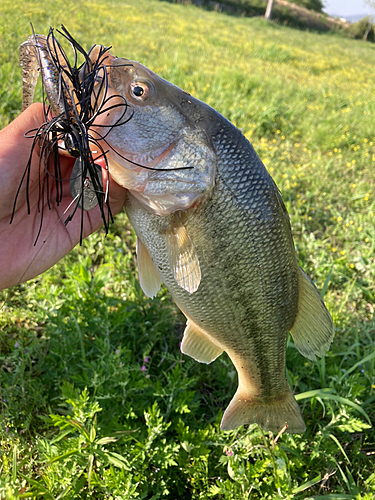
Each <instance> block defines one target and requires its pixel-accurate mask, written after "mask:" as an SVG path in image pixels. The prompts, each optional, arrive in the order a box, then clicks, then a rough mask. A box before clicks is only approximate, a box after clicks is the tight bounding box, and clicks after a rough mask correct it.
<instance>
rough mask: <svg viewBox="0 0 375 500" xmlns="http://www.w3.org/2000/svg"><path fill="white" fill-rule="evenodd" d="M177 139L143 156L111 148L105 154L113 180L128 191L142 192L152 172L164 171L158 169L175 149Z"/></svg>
mask: <svg viewBox="0 0 375 500" xmlns="http://www.w3.org/2000/svg"><path fill="white" fill-rule="evenodd" d="M177 142H178V139H175V140H174V141H173V142H171V143H170V144H168V145H167V146H162V147H160V148H156V149H154V150H151V151H149V152H147V153H145V154H139V153H138V154H136V153H131V152H129V151H126V150H118V149H117V148H116V149H115V148H113V147H111V149H110V151H109V152H108V154H107V160H108V167H109V171H110V173H111V176H112V177H113V179H114V180H115V181H116V182H117V183H118V184H120V186H122V187H124V188H126V189H128V190H129V191H137V192H141V193H142V192H143V191H144V190H145V188H146V186H147V181H148V179H149V176H150V174H151V173H152V172H153V171H166V170H168V169H167V168H163V169H162V168H158V165H159V164H160V163H161V162H162V161H163V160H165V159H166V158H167V157H168V156H169V155H170V154H171V153H172V152H173V149H174V148H175V146H176V144H177Z"/></svg>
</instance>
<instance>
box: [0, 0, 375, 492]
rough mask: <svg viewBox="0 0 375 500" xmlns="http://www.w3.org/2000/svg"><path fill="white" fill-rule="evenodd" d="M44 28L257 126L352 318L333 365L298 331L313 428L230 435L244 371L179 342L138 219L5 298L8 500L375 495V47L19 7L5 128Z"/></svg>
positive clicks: (252, 130) (62, 8)
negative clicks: (139, 254) (23, 63)
mask: <svg viewBox="0 0 375 500" xmlns="http://www.w3.org/2000/svg"><path fill="white" fill-rule="evenodd" d="M30 21H31V22H33V24H34V27H35V31H36V33H44V34H46V33H47V30H48V28H49V26H50V25H51V26H54V27H59V26H60V24H61V23H63V24H64V25H66V27H67V28H68V29H69V31H71V33H72V34H73V35H74V36H75V38H76V39H77V40H78V41H79V42H80V43H81V44H82V45H83V46H85V47H86V48H89V47H91V46H92V45H93V44H95V43H101V44H103V45H112V46H113V49H112V52H113V53H114V54H116V55H118V56H124V57H127V58H131V59H135V60H139V61H141V62H142V63H144V64H145V65H146V66H149V67H150V68H151V69H153V70H154V71H155V72H157V73H159V74H160V75H161V76H163V77H164V78H166V79H167V80H170V81H172V82H173V83H175V84H177V85H179V86H180V87H182V88H184V89H185V90H186V91H188V92H190V93H192V94H194V95H195V96H196V97H198V98H200V99H202V100H203V101H205V102H207V103H208V104H210V105H211V106H213V107H215V108H216V109H217V110H218V111H219V112H221V113H222V114H224V115H225V116H226V117H227V118H229V120H231V121H232V122H233V123H234V124H235V125H236V126H237V127H239V128H241V129H242V130H243V131H244V133H245V135H246V136H247V137H248V138H249V140H250V141H251V142H252V143H253V145H254V147H255V149H256V150H257V152H258V154H259V155H260V157H261V159H262V160H263V162H264V163H265V165H266V166H267V168H268V169H269V171H270V172H271V174H272V175H273V177H274V178H275V180H276V182H277V184H278V186H279V188H280V189H281V191H282V195H283V198H284V201H285V203H286V205H287V208H288V210H289V213H290V215H291V220H292V227H293V232H294V237H295V243H296V248H297V252H298V257H299V260H300V264H301V266H302V267H303V268H304V269H305V270H306V272H308V274H309V275H310V276H311V277H312V278H313V279H314V280H315V282H316V284H317V286H318V287H319V288H320V289H321V290H322V293H324V294H325V300H326V303H327V306H328V308H329V310H330V311H331V313H332V316H333V318H334V321H335V325H336V328H337V330H336V337H335V341H334V344H333V345H332V348H331V350H330V352H329V353H328V354H327V356H326V357H325V358H324V359H322V360H320V361H318V362H316V363H314V362H310V361H308V360H306V359H304V358H303V357H302V356H301V355H300V354H299V353H298V352H297V350H296V349H295V347H294V345H293V342H292V341H291V340H290V342H289V344H288V352H287V376H288V380H289V382H290V384H291V386H292V388H293V389H294V391H295V393H296V395H297V399H298V400H299V403H300V406H301V410H302V414H303V416H304V419H305V422H306V425H307V431H306V433H305V434H304V435H295V436H288V435H282V436H281V437H280V439H279V440H278V441H277V442H275V436H273V435H271V434H269V433H264V432H262V430H261V429H260V428H259V427H258V426H256V425H252V426H249V427H244V428H241V429H240V430H239V431H238V432H236V431H233V432H226V433H223V432H220V431H219V422H220V419H221V416H222V413H223V409H225V407H226V406H227V404H228V403H229V401H230V399H231V397H232V395H233V393H234V391H235V388H236V384H237V380H236V377H237V375H236V373H235V370H234V368H233V366H232V364H231V363H230V361H229V359H228V357H227V356H226V355H223V356H221V357H220V358H219V359H218V360H217V361H215V362H214V363H213V364H212V365H209V366H206V365H201V364H198V363H195V362H194V361H193V360H191V359H190V358H188V357H186V356H184V355H182V354H181V353H180V351H179V342H180V341H181V337H182V332H183V323H184V322H183V317H182V316H181V314H180V313H179V312H178V310H177V309H176V307H175V306H174V305H173V304H172V302H171V299H170V297H169V296H168V294H167V292H166V291H162V292H160V294H159V295H158V297H157V298H156V299H155V300H149V299H147V298H146V297H145V296H144V295H143V293H142V291H141V290H140V287H139V285H138V282H137V271H136V267H135V257H134V253H135V252H134V235H133V233H132V230H131V228H130V227H129V225H128V223H127V221H126V218H125V215H123V214H121V215H120V216H118V217H117V218H116V222H115V224H114V225H113V226H112V227H111V231H110V234H109V235H108V236H107V237H104V233H103V232H98V233H96V234H95V235H93V236H92V237H90V239H89V240H87V241H85V242H84V244H83V246H82V247H80V248H77V249H75V250H74V251H73V252H72V253H71V254H70V255H68V256H67V257H66V258H65V259H63V260H62V261H61V262H60V263H59V264H58V265H56V266H55V267H54V268H53V269H51V270H50V271H49V272H47V273H45V274H44V275H43V276H41V277H39V278H37V279H35V280H33V281H31V282H29V283H27V284H24V285H20V286H18V287H16V288H13V289H10V290H6V291H4V292H0V400H1V403H0V442H1V445H0V498H1V499H3V498H4V499H13V498H44V499H56V500H57V499H62V498H64V499H89V498H97V499H104V498H105V499H113V500H114V499H116V500H117V499H129V500H130V499H150V500H151V499H153V500H154V499H159V498H165V499H171V500H172V499H173V500H174V499H186V500H187V499H208V498H218V499H228V500H229V499H234V498H236V499H237V498H241V499H242V498H243V499H257V498H268V499H271V498H284V499H291V498H296V499H302V498H303V499H306V498H320V499H326V498H327V499H354V498H357V499H360V498H361V499H367V500H370V499H372V498H375V461H374V457H375V455H374V454H375V432H374V429H373V427H371V424H374V423H375V372H374V364H375V348H374V338H375V321H374V318H373V313H374V302H375V300H374V299H375V287H374V271H375V263H374V250H375V229H374V227H375V226H374V222H375V216H374V214H375V202H374V186H375V168H374V167H375V150H374V145H375V128H374V116H375V99H374V95H375V90H374V88H375V75H374V71H373V68H374V64H375V46H374V45H372V44H366V43H363V42H356V41H351V40H347V39H343V38H339V37H336V36H332V35H317V34H311V33H307V32H301V31H294V30H292V29H289V28H286V27H282V26H278V25H274V24H267V23H265V22H264V21H263V20H262V19H255V18H254V19H245V18H235V17H233V16H230V17H229V16H226V15H225V14H218V13H215V12H207V11H203V10H200V9H198V8H196V7H193V6H190V5H176V4H169V3H166V2H157V1H153V0H149V1H146V0H127V1H125V2H124V1H117V0H102V1H100V2H99V1H98V0H87V1H83V2H81V3H80V4H79V6H78V3H77V2H76V1H73V0H65V1H64V2H63V3H57V2H56V3H52V2H49V3H47V2H45V1H43V0H42V1H38V2H36V1H10V0H2V3H1V5H0V126H5V125H6V124H7V123H8V122H9V121H10V120H12V118H14V117H15V116H17V115H18V114H19V112H20V109H21V73H20V68H19V65H18V61H17V56H18V46H19V45H20V43H22V42H23V41H24V40H25V39H26V38H27V37H28V36H29V33H30V27H29V22H30ZM16 188H17V186H14V189H15V190H16ZM30 223H31V222H30ZM0 245H1V243H0Z"/></svg>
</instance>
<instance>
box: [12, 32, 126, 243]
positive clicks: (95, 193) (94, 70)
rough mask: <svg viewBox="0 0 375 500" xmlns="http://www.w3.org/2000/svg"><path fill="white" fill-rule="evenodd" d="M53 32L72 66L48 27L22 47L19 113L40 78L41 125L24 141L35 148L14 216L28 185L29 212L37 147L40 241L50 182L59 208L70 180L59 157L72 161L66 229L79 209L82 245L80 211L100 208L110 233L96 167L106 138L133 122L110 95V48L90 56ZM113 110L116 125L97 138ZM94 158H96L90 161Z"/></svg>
mask: <svg viewBox="0 0 375 500" xmlns="http://www.w3.org/2000/svg"><path fill="white" fill-rule="evenodd" d="M56 31H57V32H58V33H59V34H60V35H62V36H63V37H64V38H65V39H66V40H67V41H68V42H69V43H70V45H71V47H72V50H73V55H74V62H73V63H71V62H70V60H69V58H68V57H67V55H66V52H65V51H64V49H63V47H62V46H61V45H60V43H59V42H58V40H57V39H56V37H55V35H54V30H53V29H52V28H50V30H49V33H48V35H47V36H44V35H36V34H35V33H34V32H33V34H32V35H31V36H30V37H29V38H28V40H27V41H26V42H24V43H23V44H22V45H21V46H20V63H21V66H22V83H23V110H24V109H26V108H27V107H28V106H30V105H31V103H32V102H33V98H34V91H35V86H36V83H37V80H38V77H39V74H41V77H42V89H43V103H44V118H45V121H44V123H43V124H42V125H41V126H40V127H39V128H38V129H34V130H30V131H29V132H28V133H27V137H31V138H33V143H32V146H31V151H30V157H29V161H28V163H27V166H26V168H25V172H24V175H23V177H22V179H21V183H20V185H19V188H18V190H17V193H16V197H15V201H14V208H13V215H14V212H15V206H16V202H17V198H18V196H19V193H20V190H21V186H22V185H23V183H24V182H26V198H27V207H28V213H30V203H29V178H30V168H31V159H32V156H33V153H34V150H35V148H36V146H39V147H40V160H39V204H38V210H39V212H40V224H39V230H38V233H37V237H36V240H35V243H36V242H37V241H38V238H39V236H40V231H41V228H42V223H43V212H44V209H45V206H48V208H49V209H50V208H51V200H50V192H51V187H52V183H55V186H56V199H55V202H56V204H57V205H59V203H60V202H61V200H62V187H63V182H67V181H68V179H63V178H62V175H61V168H60V153H63V154H64V153H65V154H69V155H71V156H73V157H75V158H76V162H75V165H74V168H73V171H72V174H71V178H70V189H71V193H72V197H73V199H74V201H75V207H74V208H73V210H72V212H71V213H70V214H69V215H68V217H67V219H66V220H65V221H64V224H65V225H66V224H67V223H68V222H69V221H70V220H72V218H73V216H74V214H75V213H76V211H77V208H81V209H82V212H81V242H82V233H83V210H92V209H93V208H94V207H95V206H96V205H99V207H100V212H101V216H102V219H103V222H104V227H105V230H106V232H108V226H109V222H110V221H112V214H111V209H110V206H109V204H108V181H107V183H106V186H105V188H103V181H102V175H101V167H100V166H99V165H97V164H96V163H95V162H96V161H97V160H98V159H100V158H103V159H104V163H105V168H106V169H107V171H108V162H107V158H106V153H107V152H108V151H106V150H105V149H104V147H106V145H107V142H106V140H105V139H106V135H107V134H108V132H109V130H111V129H112V128H113V127H117V126H120V125H123V124H125V123H126V122H127V121H128V120H130V119H131V114H130V116H129V113H128V105H127V102H126V100H125V98H121V96H116V100H115V101H113V99H114V97H115V96H113V95H111V96H109V95H108V85H109V84H108V73H107V63H108V57H109V52H108V51H109V49H110V47H109V48H107V47H103V46H101V45H94V46H93V47H92V48H91V49H90V51H89V52H86V51H85V50H84V49H83V48H82V47H81V45H79V44H78V43H77V42H76V40H74V38H73V37H72V36H71V35H70V33H69V32H68V31H67V30H66V28H65V27H64V26H62V27H61V31H60V30H56ZM79 57H80V58H81V59H82V57H83V63H82V64H80V65H79V63H78V59H79ZM112 57H113V56H112ZM114 108H120V113H118V114H117V116H118V118H117V119H116V121H115V122H114V123H111V124H108V123H106V125H105V130H104V133H103V134H101V133H100V132H99V130H100V127H104V126H103V125H101V124H100V123H98V119H99V117H100V116H101V115H102V114H104V113H105V114H106V115H108V113H109V112H110V111H111V110H113V109H114ZM109 147H110V146H109ZM98 153H99V154H98ZM93 154H95V155H98V156H96V158H95V159H94V156H93ZM107 179H108V176H107ZM105 206H106V207H107V210H105ZM13 215H12V220H13ZM12 220H11V222H12Z"/></svg>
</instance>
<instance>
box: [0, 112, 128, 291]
mask: <svg viewBox="0 0 375 500" xmlns="http://www.w3.org/2000/svg"><path fill="white" fill-rule="evenodd" d="M44 121H45V119H44V113H43V105H42V104H40V103H36V104H33V105H32V106H30V107H29V108H28V109H26V110H25V111H24V112H23V113H22V114H21V115H20V116H18V117H17V118H16V119H15V120H14V121H13V122H12V123H10V124H9V125H8V126H7V127H6V128H5V129H3V130H1V131H0V289H3V288H9V287H12V286H15V285H17V284H19V283H21V282H24V281H27V280H29V279H31V278H34V277H35V276H38V274H41V273H43V272H44V271H46V270H47V269H49V268H50V267H52V266H53V265H54V264H56V262H58V261H59V260H60V259H61V258H62V257H64V255H66V254H67V253H69V252H70V251H71V250H72V249H73V248H74V247H75V246H76V245H77V243H79V240H80V232H81V211H80V209H78V210H77V213H76V214H75V216H74V217H73V219H72V220H71V221H70V222H69V223H68V224H67V225H66V226H65V225H64V221H65V220H66V219H67V217H68V215H69V213H70V212H71V211H72V210H73V205H72V207H71V209H69V210H68V211H67V212H66V214H65V215H64V211H65V210H66V209H67V207H68V206H69V204H70V203H71V202H72V195H71V193H70V186H69V182H64V183H63V198H62V201H61V203H60V204H59V206H57V205H56V201H54V200H55V199H56V187H54V188H53V190H52V193H51V196H50V200H51V210H49V208H48V207H45V210H44V214H43V225H42V231H41V234H40V237H39V239H38V242H37V245H36V246H34V242H35V239H36V235H37V232H38V230H39V223H40V212H39V211H38V199H39V148H38V147H36V148H35V151H34V154H33V158H32V162H31V171H30V187H29V199H30V215H28V213H27V204H26V183H25V182H24V183H23V185H22V188H21V191H20V193H19V195H18V199H17V205H16V210H15V214H14V218H13V222H12V224H10V220H11V215H12V210H13V204H14V199H15V195H16V191H17V188H18V186H19V183H20V181H21V178H22V175H23V173H24V171H25V168H26V165H27V162H28V159H29V155H30V149H31V145H32V139H27V138H25V136H24V134H25V133H26V132H28V131H29V130H31V129H35V128H38V127H39V126H40V125H41V124H42V123H44ZM74 161H75V160H74V158H71V157H68V156H60V162H61V176H62V178H63V179H70V175H71V171H72V168H73V165H74ZM106 175H107V172H106V171H105V170H104V171H103V185H105V183H106ZM125 196H126V190H125V189H124V188H122V187H120V186H119V185H118V184H116V183H115V182H114V181H113V180H112V179H110V183H109V205H110V208H111V211H112V214H113V215H115V214H117V213H118V212H119V211H120V210H121V208H122V207H123V205H124V202H125ZM102 224H103V220H102V218H101V214H100V209H99V206H96V207H95V208H94V209H93V210H91V211H90V212H86V211H85V212H84V214H83V237H84V238H86V237H87V236H88V235H90V234H91V233H93V232H94V231H96V230H97V229H99V227H100V226H101V225H102ZM44 240H46V241H45V242H44ZM37 252H39V253H38V256H37V258H36V259H35V260H33V258H34V257H35V255H36V253H37Z"/></svg>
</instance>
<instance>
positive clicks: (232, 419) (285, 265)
mask: <svg viewBox="0 0 375 500" xmlns="http://www.w3.org/2000/svg"><path fill="white" fill-rule="evenodd" d="M91 53H92V54H95V50H94V51H92V52H91ZM106 72H107V74H108V83H109V87H108V90H107V91H108V93H109V94H110V95H111V98H112V99H113V100H114V101H113V102H115V101H116V99H119V100H120V101H124V100H125V101H126V105H127V113H128V114H127V116H128V119H127V120H126V121H125V122H124V124H122V125H120V126H116V127H111V126H110V124H111V123H118V120H117V114H118V113H119V112H120V111H119V110H118V109H117V108H116V107H115V106H113V109H110V110H108V113H106V114H105V115H104V114H103V115H102V116H101V117H100V119H98V120H97V121H96V124H97V125H99V128H98V132H97V134H98V137H99V136H101V137H103V140H105V142H106V144H107V145H108V146H109V147H110V150H109V152H108V154H107V160H108V166H109V170H110V173H111V175H112V177H113V178H114V179H115V180H116V181H117V182H118V183H119V184H120V185H122V186H124V187H125V188H126V189H127V190H128V195H127V201H126V205H125V208H126V212H127V214H128V217H129V220H130V222H131V224H132V225H133V227H134V230H135V232H136V234H137V238H138V240H137V261H138V269H139V278H140V283H141V286H142V289H143V290H144V292H145V294H146V295H148V296H150V297H153V296H155V294H156V293H157V291H158V289H159V288H160V285H161V283H164V284H165V286H166V287H167V289H168V290H169V291H170V293H171V295H172V297H173V299H174V300H175V302H176V304H177V305H178V307H179V308H180V309H181V311H182V312H183V313H184V315H185V316H186V318H187V326H186V329H185V333H184V337H183V340H182V344H181V350H182V352H183V353H185V354H187V355H189V356H191V357H193V358H194V359H195V360H197V361H199V362H202V363H211V362H212V361H214V360H215V359H216V358H217V357H218V356H219V355H220V354H221V353H222V352H223V351H225V352H226V353H227V354H228V356H229V357H230V359H231V360H232V362H233V364H234V366H235V368H236V370H237V372H238V389H237V392H236V393H235V395H234V397H233V399H232V401H231V402H230V404H229V406H228V408H227V409H226V411H225V413H224V416H223V419H222V422H221V428H222V429H223V430H230V429H235V428H237V427H239V426H240V425H242V424H251V423H258V424H259V425H260V426H262V427H263V428H264V429H266V430H270V431H273V432H275V433H277V432H279V431H280V430H281V429H282V428H285V427H286V432H290V433H299V432H304V430H305V424H304V421H303V419H302V417H301V413H300V409H299V407H298V405H297V402H296V400H295V398H294V396H293V394H292V392H291V389H290V387H289V385H288V382H287V380H286V375H285V369H286V368H285V357H286V343H287V336H288V332H290V333H291V335H292V338H293V340H294V343H295V345H296V347H297V348H298V350H299V351H300V352H301V354H302V355H304V356H305V357H307V358H308V359H311V360H315V359H316V356H323V355H324V353H325V352H326V351H327V350H328V349H329V346H330V344H331V342H332V339H333V335H334V328H333V323H332V319H331V317H330V314H329V312H328V311H327V309H326V307H325V305H324V302H323V300H322V298H321V296H320V294H319V292H318V290H317V289H316V287H315V285H314V284H313V283H312V281H311V280H310V279H309V278H308V277H307V275H306V274H305V273H304V272H303V271H302V269H301V268H300V267H299V265H298V261H297V257H296V253H295V249H294V244H293V238H292V232H291V227H290V222H289V217H288V214H287V211H286V208H285V206H284V203H283V201H282V198H281V195H280V192H279V190H278V188H277V187H276V185H275V183H274V181H273V180H272V178H271V176H270V175H269V173H268V172H267V170H266V169H265V167H264V165H263V164H262V162H261V160H260V159H259V157H258V156H257V154H256V153H255V151H254V149H253V147H252V145H251V144H250V143H249V141H248V140H247V139H246V138H245V137H244V135H243V134H242V133H241V131H239V130H238V129H237V128H236V127H234V126H233V125H232V124H231V123H230V122H229V121H228V120H226V119H225V118H224V117H223V116H222V115H220V114H219V113H218V112H216V111H215V110H214V109H212V108H211V107H209V106H207V105H206V104H204V103H202V102H200V101H199V100H197V99H195V98H194V97H192V96H191V95H189V94H187V93H186V92H184V91H183V90H181V89H180V88H178V87H176V86H174V85H172V84H171V83H169V82H167V81H165V80H163V79H162V78H160V77H159V76H157V75H156V74H155V73H153V72H152V71H151V70H149V69H148V68H146V67H144V66H143V65H141V64H140V63H138V62H134V61H131V60H128V59H121V58H115V57H113V56H108V59H107V60H106ZM106 125H108V128H107V129H106ZM93 128H95V127H93ZM98 140H99V139H98Z"/></svg>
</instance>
